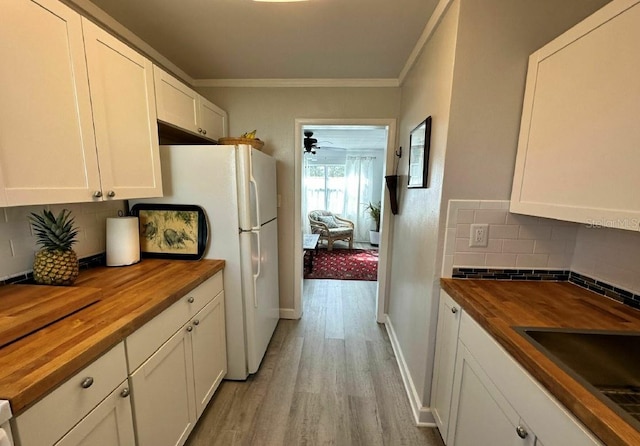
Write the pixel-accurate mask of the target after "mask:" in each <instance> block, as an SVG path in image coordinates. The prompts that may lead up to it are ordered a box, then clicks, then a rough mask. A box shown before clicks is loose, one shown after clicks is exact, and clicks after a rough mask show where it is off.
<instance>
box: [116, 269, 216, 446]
mask: <svg viewBox="0 0 640 446" xmlns="http://www.w3.org/2000/svg"><path fill="white" fill-rule="evenodd" d="M199 302H200V304H199ZM185 304H186V305H187V306H186V307H185ZM190 305H195V306H196V307H195V308H191V307H189V306H190ZM190 309H194V310H195V309H198V310H197V312H196V313H195V314H194V315H193V316H192V317H190V318H188V316H185V314H193V313H190V312H189V310H190ZM181 317H182V318H183V319H182V322H181V323H180V324H179V329H178V331H177V332H175V333H174V334H173V335H172V336H171V337H170V338H169V339H168V340H167V341H166V342H164V343H163V344H162V345H161V346H160V347H159V348H158V349H157V350H155V352H154V353H153V354H151V356H150V357H149V358H148V359H146V360H145V361H144V362H142V364H141V365H140V366H139V367H137V366H136V364H138V359H139V357H140V355H141V354H142V352H144V351H149V349H150V348H153V341H154V340H155V341H159V338H158V337H159V336H163V335H165V336H166V330H167V327H171V326H172V325H173V324H176V323H177V322H179V321H180V318H181ZM165 339H166V337H165ZM126 342H127V356H128V359H129V367H130V368H134V369H135V370H134V371H133V373H131V378H130V379H131V391H132V397H133V414H134V418H135V427H136V436H137V440H138V442H137V444H138V446H180V445H182V444H184V442H185V441H186V440H187V437H188V436H189V433H191V431H192V430H193V427H194V425H195V423H196V421H197V420H198V418H199V417H200V415H202V412H203V411H204V409H205V408H206V406H207V404H208V403H209V400H210V399H211V397H212V396H213V394H214V392H215V390H216V389H217V388H218V386H219V384H220V382H221V381H222V378H223V377H224V375H225V374H226V371H227V350H226V338H225V316H224V292H223V290H222V273H221V272H220V273H218V274H217V275H216V276H214V277H212V278H211V279H209V280H207V281H206V282H204V283H203V284H202V285H200V286H199V287H198V288H196V289H195V290H193V291H192V292H191V293H189V294H188V295H187V296H186V297H185V298H183V299H182V300H181V301H178V302H176V303H175V304H174V305H172V306H171V307H169V308H168V309H167V310H165V311H164V312H163V313H160V314H159V315H158V316H156V318H154V319H153V320H151V321H150V322H149V323H148V324H146V325H145V326H143V327H142V328H141V329H140V330H138V331H137V332H136V333H134V334H132V335H131V336H130V337H129V338H127V340H126ZM132 364H133V366H132Z"/></svg>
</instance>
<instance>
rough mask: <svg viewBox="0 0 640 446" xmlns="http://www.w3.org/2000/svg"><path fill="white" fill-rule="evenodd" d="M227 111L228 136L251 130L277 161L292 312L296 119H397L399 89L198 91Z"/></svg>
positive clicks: (283, 280) (285, 298) (284, 286)
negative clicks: (255, 132)
mask: <svg viewBox="0 0 640 446" xmlns="http://www.w3.org/2000/svg"><path fill="white" fill-rule="evenodd" d="M198 91H199V92H200V94H202V95H203V96H205V97H207V98H208V99H209V100H211V101H212V102H213V103H214V104H216V105H218V106H219V107H221V108H222V109H224V110H226V111H227V112H228V113H229V135H240V134H242V133H243V132H246V131H250V130H253V129H257V130H258V134H257V136H258V138H260V139H262V140H263V141H265V147H264V149H263V151H264V152H265V153H268V154H270V155H273V156H274V157H275V158H276V160H277V163H278V164H277V166H278V167H277V169H278V193H279V194H280V195H281V207H280V208H279V209H278V224H279V225H278V236H279V245H278V248H279V257H280V260H279V262H280V307H281V308H293V291H294V282H295V281H294V277H293V262H294V258H295V257H294V240H293V234H294V211H295V203H294V190H295V186H296V185H295V159H294V153H295V152H294V151H295V150H302V147H301V145H300V143H299V142H296V141H294V132H295V120H296V119H328V118H331V119H361V118H393V119H395V118H397V116H398V115H399V107H400V89H399V88H327V87H325V88H295V87H294V88H236V87H230V88H198Z"/></svg>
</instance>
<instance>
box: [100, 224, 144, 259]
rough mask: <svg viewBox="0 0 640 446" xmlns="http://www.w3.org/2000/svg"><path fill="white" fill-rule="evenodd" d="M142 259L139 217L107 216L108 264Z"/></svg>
mask: <svg viewBox="0 0 640 446" xmlns="http://www.w3.org/2000/svg"><path fill="white" fill-rule="evenodd" d="M139 261H140V235H139V230H138V217H117V218H107V266H125V265H133V264H134V263H137V262H139Z"/></svg>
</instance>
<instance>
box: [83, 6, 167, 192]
mask: <svg viewBox="0 0 640 446" xmlns="http://www.w3.org/2000/svg"><path fill="white" fill-rule="evenodd" d="M82 26H83V30H84V37H85V48H86V54H87V68H88V70H89V86H90V89H91V101H92V108H93V119H94V126H95V132H96V144H97V148H98V161H99V165H100V180H101V184H102V193H103V197H104V198H105V199H119V200H123V199H129V198H147V197H159V196H162V179H161V176H160V152H159V146H158V127H157V123H156V103H155V92H154V87H153V65H152V64H151V62H150V61H149V60H148V59H146V58H145V57H143V56H141V55H140V54H138V53H137V52H136V51H134V50H133V49H131V48H129V47H128V46H127V45H125V44H124V43H122V42H120V41H119V40H118V39H116V38H115V37H113V36H111V35H110V34H109V33H107V32H105V31H104V30H102V29H100V28H98V27H97V26H96V25H94V24H93V23H91V22H90V21H88V20H86V19H83V20H82Z"/></svg>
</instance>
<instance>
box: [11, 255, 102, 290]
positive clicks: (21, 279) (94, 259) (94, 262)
mask: <svg viewBox="0 0 640 446" xmlns="http://www.w3.org/2000/svg"><path fill="white" fill-rule="evenodd" d="M106 264H107V255H106V253H104V252H103V253H100V254H96V255H93V256H89V257H84V258H82V259H79V260H78V266H79V267H80V271H82V270H87V269H90V268H95V267H97V266H105V265H106ZM17 283H22V284H24V283H33V272H28V273H26V274H20V275H18V276H14V277H10V278H8V279H6V280H0V286H1V285H10V284H17Z"/></svg>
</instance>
